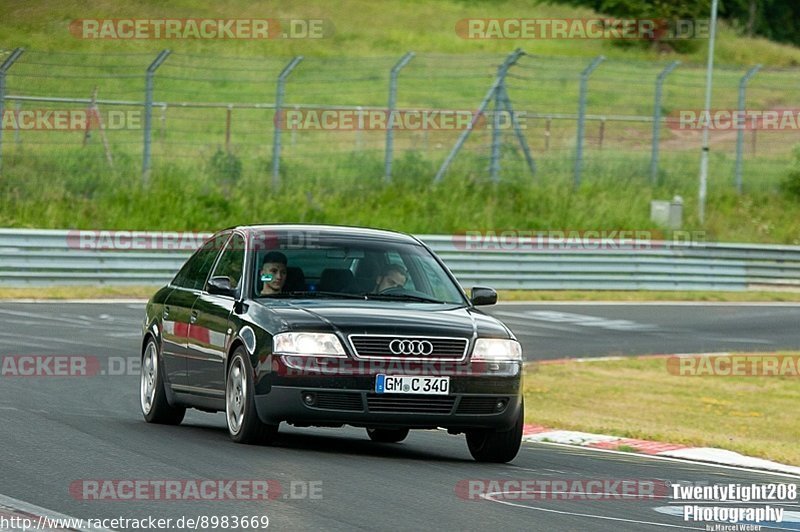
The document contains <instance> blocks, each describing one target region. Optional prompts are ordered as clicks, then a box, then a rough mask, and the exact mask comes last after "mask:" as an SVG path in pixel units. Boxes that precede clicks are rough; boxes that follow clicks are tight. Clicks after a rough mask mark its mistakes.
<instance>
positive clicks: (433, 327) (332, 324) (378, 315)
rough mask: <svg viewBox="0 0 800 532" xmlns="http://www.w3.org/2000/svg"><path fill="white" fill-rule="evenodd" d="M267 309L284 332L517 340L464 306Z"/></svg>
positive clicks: (326, 304) (306, 304)
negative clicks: (300, 331)
mask: <svg viewBox="0 0 800 532" xmlns="http://www.w3.org/2000/svg"><path fill="white" fill-rule="evenodd" d="M280 303H281V304H278V305H269V306H266V305H264V306H265V307H266V308H268V309H269V311H270V312H271V313H274V315H275V316H276V317H277V318H278V320H279V321H280V322H281V327H280V328H281V329H283V330H286V331H288V330H294V331H299V330H308V331H319V332H321V331H334V332H339V333H341V334H344V335H350V334H395V335H405V336H454V337H461V338H473V337H476V336H478V337H488V338H513V335H512V334H511V331H510V330H509V329H508V328H507V327H505V326H504V325H503V324H502V323H501V322H499V321H498V320H497V319H495V318H493V317H491V316H488V315H486V314H484V313H482V312H481V311H479V310H477V309H474V308H471V307H464V306H456V305H436V304H427V303H406V302H378V301H364V302H362V301H358V302H354V301H341V302H340V301H311V302H310V301H307V300H304V301H302V302H299V301H282V302H280Z"/></svg>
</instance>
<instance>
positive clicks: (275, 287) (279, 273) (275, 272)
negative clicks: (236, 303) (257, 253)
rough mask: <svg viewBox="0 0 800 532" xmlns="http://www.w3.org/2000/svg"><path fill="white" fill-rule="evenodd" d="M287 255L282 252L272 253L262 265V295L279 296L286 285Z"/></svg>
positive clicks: (268, 254) (267, 255)
mask: <svg viewBox="0 0 800 532" xmlns="http://www.w3.org/2000/svg"><path fill="white" fill-rule="evenodd" d="M286 263H287V260H286V255H284V254H283V253H281V252H280V251H270V252H269V253H267V254H266V255H264V261H263V262H262V263H261V283H262V288H261V295H262V296H266V295H270V294H278V293H280V292H281V291H282V290H283V285H284V284H286Z"/></svg>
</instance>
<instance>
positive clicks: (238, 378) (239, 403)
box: [225, 347, 278, 443]
mask: <svg viewBox="0 0 800 532" xmlns="http://www.w3.org/2000/svg"><path fill="white" fill-rule="evenodd" d="M253 388H254V387H253V370H252V369H251V366H250V359H249V358H248V356H247V351H245V350H244V348H243V347H238V348H237V349H236V351H234V352H233V358H232V359H231V363H230V366H228V375H227V378H226V379H225V418H226V419H227V421H228V434H229V435H230V437H231V439H232V440H233V441H235V442H236V443H270V442H271V441H272V439H273V438H274V437H275V435H276V434H277V433H278V426H277V425H267V424H266V423H263V422H262V421H261V420H260V419H259V418H258V412H256V404H255V399H254V389H253Z"/></svg>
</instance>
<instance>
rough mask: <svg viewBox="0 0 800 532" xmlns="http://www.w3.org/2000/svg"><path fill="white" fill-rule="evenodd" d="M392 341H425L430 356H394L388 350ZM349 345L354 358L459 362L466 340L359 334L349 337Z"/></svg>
mask: <svg viewBox="0 0 800 532" xmlns="http://www.w3.org/2000/svg"><path fill="white" fill-rule="evenodd" d="M393 340H412V341H427V342H430V343H431V344H432V346H433V351H432V352H431V353H430V354H426V355H422V354H409V355H405V354H394V353H392V351H391V350H390V349H389V344H390V343H391V342H392V341H393ZM350 343H351V344H352V346H353V350H354V351H355V352H356V356H358V357H361V358H371V357H394V358H415V359H422V360H426V359H442V358H444V359H448V360H461V359H463V358H464V357H465V356H466V354H467V344H468V343H469V341H468V340H467V339H466V338H448V337H437V336H392V335H377V334H360V335H352V336H350Z"/></svg>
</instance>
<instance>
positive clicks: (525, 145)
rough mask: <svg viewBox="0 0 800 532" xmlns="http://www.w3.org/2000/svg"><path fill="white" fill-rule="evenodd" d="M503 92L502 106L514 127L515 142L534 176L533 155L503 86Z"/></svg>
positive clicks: (534, 163) (534, 164)
mask: <svg viewBox="0 0 800 532" xmlns="http://www.w3.org/2000/svg"><path fill="white" fill-rule="evenodd" d="M502 92H503V105H505V108H506V112H507V113H508V116H509V117H510V119H511V125H512V126H513V127H514V133H515V134H516V137H517V140H518V141H519V146H520V148H522V153H523V155H524V156H525V162H526V163H527V164H528V169H529V170H530V171H531V175H532V176H535V175H536V161H535V160H534V159H533V155H531V150H530V148H529V147H528V141H527V140H526V139H525V135H523V134H522V127H521V126H520V125H519V120H517V115H516V113H515V112H514V108H513V107H512V106H511V98H509V97H508V91H507V90H506V88H505V84H503V86H502Z"/></svg>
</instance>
